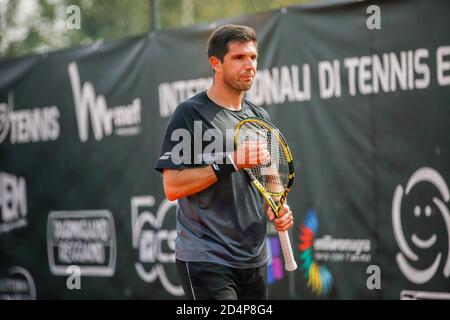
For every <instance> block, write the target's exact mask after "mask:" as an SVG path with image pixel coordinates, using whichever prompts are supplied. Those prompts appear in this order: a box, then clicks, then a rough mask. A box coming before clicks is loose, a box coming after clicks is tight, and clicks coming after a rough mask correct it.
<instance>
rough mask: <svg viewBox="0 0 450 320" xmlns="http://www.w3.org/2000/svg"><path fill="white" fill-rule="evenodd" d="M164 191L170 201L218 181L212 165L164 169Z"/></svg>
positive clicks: (191, 193)
mask: <svg viewBox="0 0 450 320" xmlns="http://www.w3.org/2000/svg"><path fill="white" fill-rule="evenodd" d="M163 181H164V193H165V194H166V198H167V199H169V200H170V201H173V200H177V199H180V198H184V197H187V196H190V195H193V194H195V193H197V192H200V191H202V190H204V189H206V188H208V187H209V186H211V185H212V184H214V183H215V182H216V181H217V176H216V174H215V173H214V170H213V168H212V167H211V166H208V167H202V168H189V169H182V170H175V169H164V173H163Z"/></svg>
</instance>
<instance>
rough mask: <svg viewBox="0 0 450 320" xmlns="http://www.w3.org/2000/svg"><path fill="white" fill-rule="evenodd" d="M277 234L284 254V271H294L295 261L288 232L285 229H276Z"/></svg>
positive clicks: (295, 267)
mask: <svg viewBox="0 0 450 320" xmlns="http://www.w3.org/2000/svg"><path fill="white" fill-rule="evenodd" d="M278 236H279V237H280V243H281V250H282V251H283V256H284V268H285V269H286V271H294V270H295V269H297V263H296V262H295V259H294V254H293V253H292V246H291V240H290V239H289V233H288V231H287V230H285V231H278Z"/></svg>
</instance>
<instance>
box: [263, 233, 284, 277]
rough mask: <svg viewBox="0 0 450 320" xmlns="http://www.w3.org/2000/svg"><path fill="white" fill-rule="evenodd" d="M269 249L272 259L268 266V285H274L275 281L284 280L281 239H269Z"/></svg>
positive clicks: (276, 237)
mask: <svg viewBox="0 0 450 320" xmlns="http://www.w3.org/2000/svg"><path fill="white" fill-rule="evenodd" d="M267 248H268V250H269V257H270V260H269V263H268V264H267V283H268V284H273V283H275V281H277V280H281V279H283V276H284V272H283V262H282V257H281V245H280V239H279V237H278V236H275V237H267Z"/></svg>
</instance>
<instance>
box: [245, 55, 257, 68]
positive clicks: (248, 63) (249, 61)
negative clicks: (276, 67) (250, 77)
mask: <svg viewBox="0 0 450 320" xmlns="http://www.w3.org/2000/svg"><path fill="white" fill-rule="evenodd" d="M245 68H246V69H247V70H255V69H256V61H254V60H253V59H251V58H248V59H246V60H245Z"/></svg>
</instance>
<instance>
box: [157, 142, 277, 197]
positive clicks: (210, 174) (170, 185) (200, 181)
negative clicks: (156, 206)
mask: <svg viewBox="0 0 450 320" xmlns="http://www.w3.org/2000/svg"><path fill="white" fill-rule="evenodd" d="M231 157H232V160H233V162H234V164H235V166H236V169H237V170H240V169H242V168H251V167H254V166H256V165H258V164H260V163H265V162H267V161H268V160H269V152H268V151H267V146H266V145H265V144H260V143H259V142H253V141H248V142H246V143H245V144H243V145H242V146H238V148H237V150H236V151H235V152H233V153H232V155H231ZM217 181H218V178H217V174H216V172H215V171H214V169H213V168H212V166H207V167H200V168H187V169H164V171H163V183H164V193H165V195H166V198H167V199H169V200H170V201H173V200H177V199H180V198H184V197H187V196H190V195H193V194H195V193H197V192H200V191H202V190H205V189H206V188H208V187H209V186H211V185H212V184H214V183H216V182H217Z"/></svg>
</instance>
